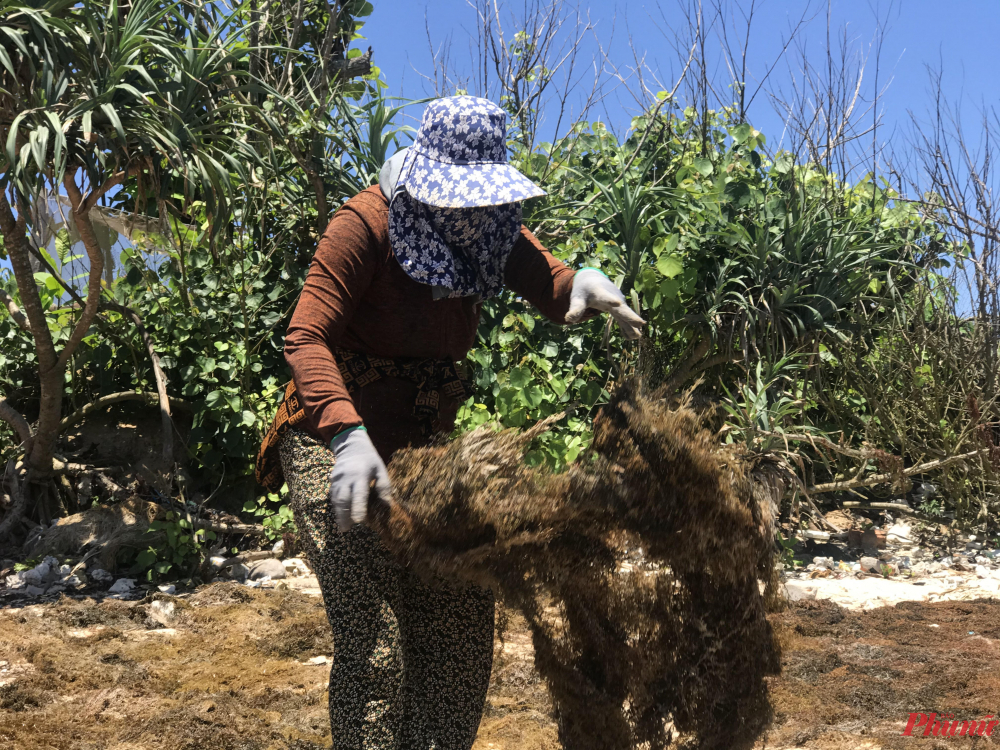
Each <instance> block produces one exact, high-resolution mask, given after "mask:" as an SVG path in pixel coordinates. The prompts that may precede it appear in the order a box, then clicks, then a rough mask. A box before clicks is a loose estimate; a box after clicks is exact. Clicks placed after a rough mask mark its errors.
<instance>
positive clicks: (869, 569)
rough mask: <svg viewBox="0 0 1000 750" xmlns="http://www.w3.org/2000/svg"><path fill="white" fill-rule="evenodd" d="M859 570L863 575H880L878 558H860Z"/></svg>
mask: <svg viewBox="0 0 1000 750" xmlns="http://www.w3.org/2000/svg"><path fill="white" fill-rule="evenodd" d="M860 562H861V570H863V571H864V572H865V573H881V572H882V568H881V563H880V562H879V561H878V558H875V557H862V558H861V561H860Z"/></svg>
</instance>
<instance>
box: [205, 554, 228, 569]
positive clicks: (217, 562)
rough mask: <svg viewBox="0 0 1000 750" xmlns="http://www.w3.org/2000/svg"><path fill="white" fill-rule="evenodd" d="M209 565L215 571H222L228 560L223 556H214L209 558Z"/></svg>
mask: <svg viewBox="0 0 1000 750" xmlns="http://www.w3.org/2000/svg"><path fill="white" fill-rule="evenodd" d="M208 564H209V565H210V566H211V568H212V569H213V570H221V569H222V566H223V565H225V564H226V558H225V557H223V556H222V555H213V556H212V557H210V558H208Z"/></svg>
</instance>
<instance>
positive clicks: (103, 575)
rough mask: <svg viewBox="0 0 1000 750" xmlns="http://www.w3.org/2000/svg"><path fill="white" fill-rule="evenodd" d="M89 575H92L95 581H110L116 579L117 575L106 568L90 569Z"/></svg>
mask: <svg viewBox="0 0 1000 750" xmlns="http://www.w3.org/2000/svg"><path fill="white" fill-rule="evenodd" d="M87 575H88V576H90V578H91V580H93V581H94V583H110V582H111V581H113V580H115V577H114V576H113V575H111V574H110V573H109V572H108V571H106V570H104V568H94V569H93V570H91V571H89V572H88V573H87Z"/></svg>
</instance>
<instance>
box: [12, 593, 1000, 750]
mask: <svg viewBox="0 0 1000 750" xmlns="http://www.w3.org/2000/svg"><path fill="white" fill-rule="evenodd" d="M290 583H292V586H293V587H294V588H297V589H300V590H292V589H291V588H287V587H286V588H284V589H280V588H279V589H271V590H262V589H248V588H246V587H243V586H240V585H238V584H235V583H226V584H213V585H210V586H207V587H204V588H202V589H200V590H199V591H197V592H195V593H193V594H191V595H189V596H183V597H168V596H164V595H156V597H155V598H150V597H147V599H146V600H141V601H134V602H125V601H117V600H112V599H107V600H104V601H102V602H97V601H94V600H92V599H80V600H74V599H71V598H67V597H63V598H62V599H61V600H60V601H58V602H56V603H49V604H28V605H27V606H18V605H17V604H16V603H8V605H7V606H6V607H5V608H4V609H0V750H42V749H43V748H44V749H45V750H63V749H65V750H98V749H100V750H106V749H107V750H154V749H155V750H161V749H162V750H175V749H181V748H183V749H184V750H201V749H205V750H258V749H261V750H264V749H266V750H296V749H297V750H311V749H313V748H328V747H329V746H330V734H329V727H328V720H327V714H326V700H327V694H326V686H327V673H328V670H329V660H330V657H331V656H332V654H333V644H332V642H331V639H330V637H329V632H328V627H327V624H326V621H325V616H324V613H323V609H322V607H321V605H320V601H319V600H318V599H317V597H316V596H313V595H310V594H313V593H315V587H314V585H313V584H314V581H312V580H310V578H302V579H292V581H290ZM795 583H796V584H808V585H810V586H816V589H817V591H816V597H817V598H816V599H812V598H811V597H809V596H808V594H807V598H804V599H802V600H800V601H797V602H793V603H792V604H790V606H789V607H788V608H787V609H786V610H785V611H784V612H780V613H776V614H774V615H772V616H771V621H772V623H773V625H774V627H775V628H776V629H777V631H778V633H779V637H780V640H781V643H782V646H783V649H784V657H783V665H784V668H783V674H782V675H781V676H780V677H777V678H774V679H773V680H772V681H771V694H772V704H773V706H774V711H775V718H774V722H773V725H772V729H771V731H770V732H769V734H768V736H767V737H766V738H765V740H763V741H762V742H761V744H760V745H759V747H761V748H838V749H840V748H904V747H905V748H910V747H926V748H945V747H947V748H951V747H960V748H962V747H969V748H971V747H985V746H991V743H993V742H994V741H995V740H994V739H993V738H992V737H981V738H976V739H968V738H958V737H954V738H951V737H950V738H946V739H941V738H933V737H930V738H926V739H924V738H921V737H901V736H900V733H901V732H902V731H903V729H904V727H905V724H906V720H907V718H908V715H909V713H910V712H917V711H922V712H931V711H936V712H938V713H939V714H954V715H955V717H957V718H959V719H968V720H972V719H981V718H983V716H984V715H985V714H991V713H992V714H996V713H997V712H998V711H1000V705H998V704H1000V643H998V640H1000V602H997V601H994V600H984V599H980V600H976V601H965V600H958V601H955V600H951V601H949V600H945V601H901V600H899V599H895V601H898V602H899V603H890V604H889V606H878V607H876V606H874V605H873V604H871V602H873V601H874V602H883V603H887V602H892V601H893V600H894V597H897V596H902V594H903V591H904V590H899V589H896V588H886V584H896V585H897V586H903V587H909V588H908V589H907V590H908V591H910V592H911V593H912V592H913V591H914V590H916V589H920V588H922V587H915V586H913V585H912V584H909V583H897V582H894V581H880V580H879V579H868V580H866V581H857V580H851V581H849V582H848V581H831V580H819V581H800V582H795ZM857 584H863V585H862V586H858V585H857ZM936 585H937V584H935V586H936ZM941 585H942V586H947V585H948V582H947V581H943V582H942V583H941ZM792 588H795V586H793V587H792ZM841 589H846V590H847V591H848V592H849V593H848V594H845V593H844V592H843V591H842V590H841ZM979 593H980V595H987V592H985V591H980V592H979ZM921 595H922V594H921ZM963 595H964V594H963ZM949 596H952V597H954V596H956V593H955V591H952V592H951V593H950V594H949V593H947V592H944V593H943V598H945V599H947V597H949ZM838 597H839V598H840V599H841V600H842V601H843V602H844V603H847V604H850V606H851V607H852V608H851V609H847V608H844V607H841V606H838V604H837V603H836V600H837V598H838ZM935 597H941V594H935ZM848 600H849V601H848ZM918 733H919V732H918ZM998 737H1000V732H998ZM977 742H978V744H975V743H977ZM558 747H559V745H558V742H557V740H556V730H555V725H554V723H553V720H552V717H551V715H550V704H549V701H548V698H547V696H546V693H545V689H544V686H543V685H542V684H541V683H540V681H539V679H538V677H537V675H536V674H535V672H534V670H533V667H532V650H531V644H530V639H529V638H528V636H527V633H526V632H525V631H524V630H523V629H522V628H521V627H520V626H519V624H518V623H517V621H516V620H515V621H513V622H512V625H511V627H510V629H509V630H508V632H507V633H506V635H505V638H504V641H503V643H502V644H498V649H497V658H496V663H495V667H494V673H493V682H492V685H491V688H490V693H489V699H488V703H487V707H486V712H485V715H484V718H483V723H482V726H481V729H480V732H479V736H478V738H477V741H476V745H475V750H488V749H493V750H515V749H516V750H536V749H537V750H542V749H545V750H548V749H550V748H551V749H552V750H555V749H556V748H558Z"/></svg>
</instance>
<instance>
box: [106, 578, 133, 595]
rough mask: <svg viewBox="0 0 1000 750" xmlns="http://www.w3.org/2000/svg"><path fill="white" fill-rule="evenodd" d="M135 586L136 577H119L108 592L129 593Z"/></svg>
mask: <svg viewBox="0 0 1000 750" xmlns="http://www.w3.org/2000/svg"><path fill="white" fill-rule="evenodd" d="M134 588H135V579H134V578H119V579H118V580H117V581H115V582H114V583H113V584H112V585H111V588H109V589H108V593H111V594H127V593H128V592H129V591H131V590H132V589H134Z"/></svg>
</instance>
